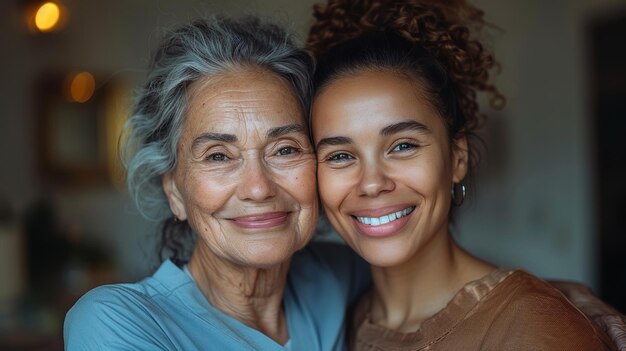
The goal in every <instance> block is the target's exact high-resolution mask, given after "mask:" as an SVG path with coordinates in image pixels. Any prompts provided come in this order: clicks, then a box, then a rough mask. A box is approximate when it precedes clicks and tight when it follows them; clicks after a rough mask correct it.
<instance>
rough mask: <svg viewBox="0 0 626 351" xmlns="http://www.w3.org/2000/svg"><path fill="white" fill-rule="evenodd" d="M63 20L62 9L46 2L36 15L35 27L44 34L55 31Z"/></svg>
mask: <svg viewBox="0 0 626 351" xmlns="http://www.w3.org/2000/svg"><path fill="white" fill-rule="evenodd" d="M60 19H61V8H60V7H59V5H57V4H56V3H54V2H46V3H44V4H43V5H41V6H39V9H37V13H36V14H35V25H36V26H37V29H39V30H40V31H42V32H49V31H52V30H54V29H55V27H56V26H57V25H58V24H59V21H60Z"/></svg>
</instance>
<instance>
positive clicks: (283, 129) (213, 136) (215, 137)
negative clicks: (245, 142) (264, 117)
mask: <svg viewBox="0 0 626 351" xmlns="http://www.w3.org/2000/svg"><path fill="white" fill-rule="evenodd" d="M291 133H300V134H304V135H306V134H307V133H306V130H305V129H304V127H303V126H302V125H300V124H296V123H294V124H287V125H284V126H280V127H274V128H271V129H270V130H268V131H267V133H266V134H265V135H266V137H267V138H268V139H275V138H278V137H281V136H283V135H287V134H291ZM238 140H239V139H238V138H237V136H236V135H234V134H227V133H212V132H208V133H202V134H200V136H198V137H197V138H195V139H194V140H193V142H192V144H191V149H192V150H194V149H196V148H197V147H199V146H200V145H202V144H203V143H206V142H208V141H221V142H223V143H234V142H237V141H238Z"/></svg>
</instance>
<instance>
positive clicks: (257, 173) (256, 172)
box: [239, 157, 276, 201]
mask: <svg viewBox="0 0 626 351" xmlns="http://www.w3.org/2000/svg"><path fill="white" fill-rule="evenodd" d="M275 195H276V183H275V182H274V180H273V178H272V175H271V174H270V172H269V171H268V169H267V167H265V165H264V164H263V161H262V159H261V158H257V157H254V158H249V159H247V160H246V166H245V167H244V169H243V179H242V182H241V184H240V186H239V198H240V199H242V200H252V201H263V200H267V199H270V198H272V197H274V196H275Z"/></svg>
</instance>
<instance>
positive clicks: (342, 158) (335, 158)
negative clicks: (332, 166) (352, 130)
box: [326, 152, 354, 162]
mask: <svg viewBox="0 0 626 351" xmlns="http://www.w3.org/2000/svg"><path fill="white" fill-rule="evenodd" d="M353 159H354V157H353V156H352V155H350V154H349V153H347V152H336V153H334V154H330V155H329V156H328V157H326V161H329V162H346V161H349V160H353Z"/></svg>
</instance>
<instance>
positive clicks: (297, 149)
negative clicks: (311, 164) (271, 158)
mask: <svg viewBox="0 0 626 351" xmlns="http://www.w3.org/2000/svg"><path fill="white" fill-rule="evenodd" d="M283 150H291V152H289V153H287V154H285V153H281V151H283ZM301 152H302V149H300V148H297V147H295V146H283V147H281V148H279V149H278V151H276V153H275V154H274V155H276V156H287V155H292V154H294V153H301Z"/></svg>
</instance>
